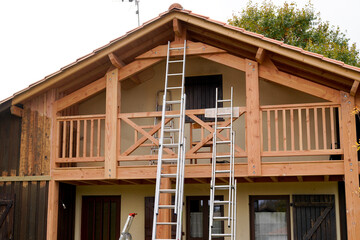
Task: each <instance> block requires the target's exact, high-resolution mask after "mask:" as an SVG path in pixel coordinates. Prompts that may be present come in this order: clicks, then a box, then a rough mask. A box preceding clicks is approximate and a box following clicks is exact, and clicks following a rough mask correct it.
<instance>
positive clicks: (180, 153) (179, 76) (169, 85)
mask: <svg viewBox="0 0 360 240" xmlns="http://www.w3.org/2000/svg"><path fill="white" fill-rule="evenodd" d="M173 51H183V54H182V58H181V57H173V56H171V53H172V52H173ZM185 57H186V40H185V41H184V46H183V47H177V48H172V47H171V46H170V42H168V50H167V58H166V74H165V88H164V95H163V105H162V116H161V132H160V140H159V150H158V162H157V174H156V189H155V203H154V219H153V231H152V240H157V239H162V238H159V237H161V236H157V227H158V226H160V225H162V226H164V225H165V226H168V227H169V228H171V226H176V238H175V239H176V240H179V239H181V234H182V206H183V189H184V167H185V138H184V123H185V101H186V96H185V93H184V81H185ZM179 65H181V72H179V70H177V71H178V72H174V71H176V67H178V68H179ZM179 82H180V83H179ZM169 91H174V92H175V91H177V93H179V94H176V95H178V96H180V99H178V100H168V99H167V98H166V96H167V94H168V92H169ZM173 95H175V94H173ZM174 98H175V97H174ZM166 105H172V106H176V105H177V106H179V110H180V114H177V115H170V114H168V113H167V112H166ZM166 118H168V119H169V118H170V119H177V120H178V121H176V120H174V122H175V124H173V125H171V126H167V124H165V119H166ZM166 133H172V134H174V135H175V136H176V135H177V136H178V141H177V142H174V143H164V136H166V135H164V134H166ZM175 138H176V137H175ZM164 148H167V149H171V150H173V151H175V153H176V155H175V156H174V157H171V158H163V153H164ZM165 164H172V165H171V166H173V167H174V166H176V169H177V170H176V173H174V174H172V173H168V172H163V165H165ZM169 178H170V179H174V180H175V181H176V184H175V188H171V187H170V188H166V189H164V188H163V187H162V186H161V184H160V183H161V180H162V179H169ZM170 186H171V184H170ZM164 194H171V195H172V196H174V198H175V199H174V204H172V203H171V204H170V205H163V204H160V196H161V195H164ZM159 209H168V210H169V211H171V210H173V211H174V214H175V215H176V221H170V222H162V221H161V222H160V221H159V218H158V216H159ZM167 240H168V238H167Z"/></svg>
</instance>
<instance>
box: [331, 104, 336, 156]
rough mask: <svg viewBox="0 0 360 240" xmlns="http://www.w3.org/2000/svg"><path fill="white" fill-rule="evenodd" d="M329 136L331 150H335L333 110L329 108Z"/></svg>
mask: <svg viewBox="0 0 360 240" xmlns="http://www.w3.org/2000/svg"><path fill="white" fill-rule="evenodd" d="M330 129H331V132H330V136H331V149H336V144H335V126H334V108H333V107H330Z"/></svg>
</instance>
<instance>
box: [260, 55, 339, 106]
mask: <svg viewBox="0 0 360 240" xmlns="http://www.w3.org/2000/svg"><path fill="white" fill-rule="evenodd" d="M259 76H260V77H261V78H264V79H266V80H269V81H271V82H275V83H277V84H281V85H284V86H286V87H290V88H294V89H296V90H299V91H302V92H305V93H308V94H310V95H313V96H316V97H319V98H322V99H325V100H328V101H331V102H334V103H340V97H339V91H338V90H335V89H332V88H329V87H326V86H323V85H320V84H317V83H314V82H311V81H308V80H306V79H303V78H300V77H296V76H294V75H291V74H288V73H284V72H281V71H279V70H277V69H276V68H275V67H274V65H273V63H272V62H271V60H270V59H269V58H265V60H264V62H263V64H262V65H260V66H259Z"/></svg>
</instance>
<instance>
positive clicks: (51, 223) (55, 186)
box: [46, 180, 59, 239]
mask: <svg viewBox="0 0 360 240" xmlns="http://www.w3.org/2000/svg"><path fill="white" fill-rule="evenodd" d="M58 206H59V182H57V181H54V180H51V181H50V183H49V196H48V213H47V231H46V236H47V237H46V239H57V222H58Z"/></svg>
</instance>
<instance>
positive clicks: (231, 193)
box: [209, 87, 236, 240]
mask: <svg viewBox="0 0 360 240" xmlns="http://www.w3.org/2000/svg"><path fill="white" fill-rule="evenodd" d="M219 103H230V107H227V108H219ZM218 118H223V119H231V121H230V125H229V126H219V124H218V122H219V119H218ZM218 130H225V131H229V140H226V141H225V140H221V139H219V138H218V136H217V131H218ZM234 146H235V132H234V131H233V87H231V97H230V99H225V100H219V99H218V89H216V101H215V125H214V136H213V157H212V176H211V182H210V216H209V240H211V239H213V238H218V237H224V238H228V239H230V240H235V239H236V180H235V179H234ZM219 148H221V151H222V152H224V150H225V151H228V153H226V154H224V153H220V151H219V153H217V151H218V150H219ZM220 165H224V166H226V167H227V168H224V167H221V168H220V167H219V166H220ZM224 174H226V176H228V184H225V185H224V184H219V183H218V181H216V180H217V179H218V178H219V175H222V176H224ZM224 192H227V194H228V200H221V201H220V200H215V196H216V195H217V194H220V193H221V194H224ZM219 206H220V207H223V208H225V206H227V211H226V212H227V213H226V212H225V211H224V216H218V215H216V216H215V214H214V209H215V207H219ZM215 222H217V223H218V226H219V225H220V224H221V223H224V224H223V226H226V224H225V222H227V226H228V229H229V230H228V231H225V228H224V229H223V232H221V227H220V228H216V226H215V224H214V223H215Z"/></svg>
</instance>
